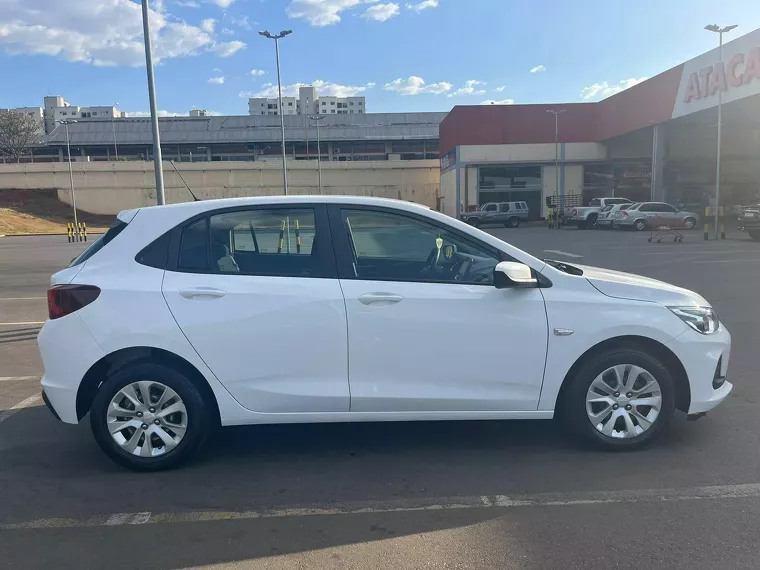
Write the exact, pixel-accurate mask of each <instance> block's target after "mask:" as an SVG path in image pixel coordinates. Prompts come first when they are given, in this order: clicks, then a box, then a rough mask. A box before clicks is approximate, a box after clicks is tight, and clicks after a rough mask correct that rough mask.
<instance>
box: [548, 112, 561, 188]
mask: <svg viewBox="0 0 760 570" xmlns="http://www.w3.org/2000/svg"><path fill="white" fill-rule="evenodd" d="M546 112H547V113H551V114H552V115H554V176H555V186H554V195H555V196H559V116H560V115H561V114H562V113H564V112H565V109H547V110H546Z"/></svg>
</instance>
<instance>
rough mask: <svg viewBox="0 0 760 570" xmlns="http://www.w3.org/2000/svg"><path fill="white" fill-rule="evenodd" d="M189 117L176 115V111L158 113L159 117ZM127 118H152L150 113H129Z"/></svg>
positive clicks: (181, 114) (184, 114)
mask: <svg viewBox="0 0 760 570" xmlns="http://www.w3.org/2000/svg"><path fill="white" fill-rule="evenodd" d="M188 115H189V113H175V112H174V111H159V112H158V116H159V117H187V116H188ZM127 117H130V118H138V119H139V118H141V117H150V111H129V112H128V113H127Z"/></svg>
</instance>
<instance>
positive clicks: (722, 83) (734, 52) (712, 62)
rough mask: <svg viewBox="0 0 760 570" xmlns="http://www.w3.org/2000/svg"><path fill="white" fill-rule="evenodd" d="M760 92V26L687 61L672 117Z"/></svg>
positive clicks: (759, 93)
mask: <svg viewBox="0 0 760 570" xmlns="http://www.w3.org/2000/svg"><path fill="white" fill-rule="evenodd" d="M719 93H720V94H721V97H722V100H723V102H724V103H730V102H731V101H736V100H738V99H743V98H745V97H751V96H753V95H760V30H755V31H754V32H750V33H749V34H747V35H744V36H740V37H738V38H737V39H735V40H733V41H731V42H729V43H727V44H725V45H724V46H723V57H722V59H721V54H720V50H719V49H718V48H716V49H713V50H712V51H709V52H707V53H705V54H702V55H700V56H699V57H696V58H694V59H692V60H689V61H687V62H686V63H685V64H684V65H683V71H682V74H681V82H680V84H679V86H678V95H677V96H676V100H675V102H674V105H673V114H672V118H674V119H675V118H676V117H682V116H684V115H688V114H690V113H695V112H697V111H702V110H705V109H709V108H711V107H714V106H716V105H717V104H718V94H719Z"/></svg>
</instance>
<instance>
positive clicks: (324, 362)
mask: <svg viewBox="0 0 760 570" xmlns="http://www.w3.org/2000/svg"><path fill="white" fill-rule="evenodd" d="M171 249H172V254H171V258H170V268H169V270H167V272H166V275H165V278H164V284H163V292H164V297H165V298H166V301H167V303H168V304H169V308H170V309H171V311H172V313H173V315H174V318H175V319H176V321H177V324H178V325H179V326H180V328H181V329H182V332H183V333H184V334H185V336H186V337H187V338H188V340H189V341H190V343H191V344H192V345H193V347H194V348H195V350H196V351H197V352H198V354H199V355H200V356H201V358H203V360H204V361H205V362H206V364H207V365H208V367H209V368H210V369H211V371H212V372H213V373H214V374H215V375H216V376H217V378H219V380H220V381H221V382H222V384H224V385H225V387H226V388H227V389H228V390H229V391H230V393H231V394H232V395H233V396H234V397H235V399H236V400H237V401H238V402H240V404H241V405H243V406H244V407H246V408H248V409H250V410H254V411H257V412H267V413H278V412H345V411H348V409H349V391H348V363H347V358H348V353H347V351H348V349H347V339H346V335H347V333H346V311H345V304H344V301H343V294H342V292H341V289H340V284H339V283H338V280H337V272H336V267H335V260H334V255H333V253H332V247H331V244H330V239H329V227H328V224H327V214H326V209H325V207H324V206H323V205H301V204H298V205H293V206H291V207H275V206H261V207H254V208H243V209H233V210H224V211H217V212H214V213H211V214H210V215H204V216H201V217H199V218H197V219H193V220H190V221H189V222H187V223H186V224H184V225H183V226H181V227H179V228H177V229H176V230H175V232H174V234H173V235H172V246H171Z"/></svg>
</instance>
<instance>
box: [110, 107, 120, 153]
mask: <svg viewBox="0 0 760 570" xmlns="http://www.w3.org/2000/svg"><path fill="white" fill-rule="evenodd" d="M118 106H119V102H118V101H116V102H115V103H114V104H113V111H112V112H111V129H112V130H113V153H114V156H115V157H116V158H115V159H114V160H116V162H118V161H119V146H118V144H116V108H117V107H118Z"/></svg>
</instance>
